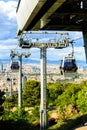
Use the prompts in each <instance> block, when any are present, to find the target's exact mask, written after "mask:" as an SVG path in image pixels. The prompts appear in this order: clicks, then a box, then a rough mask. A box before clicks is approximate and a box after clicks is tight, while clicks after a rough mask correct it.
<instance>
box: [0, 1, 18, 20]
mask: <svg viewBox="0 0 87 130" xmlns="http://www.w3.org/2000/svg"><path fill="white" fill-rule="evenodd" d="M16 7H17V2H16V1H8V2H4V1H0V15H1V14H3V15H5V16H7V17H8V18H9V19H14V18H15V17H16Z"/></svg>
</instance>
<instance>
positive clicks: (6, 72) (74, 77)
mask: <svg viewBox="0 0 87 130" xmlns="http://www.w3.org/2000/svg"><path fill="white" fill-rule="evenodd" d="M22 74H23V77H22V85H24V82H25V80H36V81H40V80H41V76H40V63H39V62H38V63H37V64H36V63H28V64H27V63H26V64H25V63H24V62H23V65H22ZM8 78H10V82H9V80H8ZM18 80H19V71H18V70H17V71H13V70H11V68H10V64H1V65H0V89H1V90H2V91H5V92H10V90H11V85H12V91H13V92H17V91H18V85H19V84H18V83H19V81H18ZM83 80H87V69H85V68H80V67H79V68H78V72H77V73H73V74H72V73H71V74H68V75H61V74H60V70H59V65H58V64H47V82H52V83H54V82H67V81H68V82H76V83H80V82H81V81H83Z"/></svg>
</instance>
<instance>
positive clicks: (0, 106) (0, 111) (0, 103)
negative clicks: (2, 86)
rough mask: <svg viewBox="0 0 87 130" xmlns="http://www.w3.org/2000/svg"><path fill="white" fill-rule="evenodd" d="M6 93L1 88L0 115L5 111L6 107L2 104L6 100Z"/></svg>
mask: <svg viewBox="0 0 87 130" xmlns="http://www.w3.org/2000/svg"><path fill="white" fill-rule="evenodd" d="M4 94H5V93H4V92H2V91H1V90H0V116H1V115H2V114H3V111H4V108H3V106H2V104H3V102H4V101H5V98H4Z"/></svg>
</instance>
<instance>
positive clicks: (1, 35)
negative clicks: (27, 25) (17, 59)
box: [0, 0, 85, 61]
mask: <svg viewBox="0 0 87 130" xmlns="http://www.w3.org/2000/svg"><path fill="white" fill-rule="evenodd" d="M17 4H18V0H13V1H12V0H0V59H7V58H9V59H10V57H9V55H10V50H11V49H15V48H16V47H17V44H18V41H17V39H16V38H15V37H16V33H17V20H16V7H17ZM63 32H64V31H63ZM80 37H83V36H82V33H81V32H70V39H71V40H73V39H77V38H80ZM74 46H75V47H74V51H75V58H76V59H77V60H82V61H85V52H84V47H83V39H79V40H76V41H75V43H74ZM30 52H31V56H30V59H33V60H34V59H35V60H39V57H40V53H39V49H35V48H32V49H30ZM69 53H71V47H68V48H65V49H61V50H60V49H56V50H55V49H47V59H49V60H61V59H62V58H63V57H64V56H67V55H68V54H69Z"/></svg>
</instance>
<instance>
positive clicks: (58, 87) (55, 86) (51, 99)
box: [47, 82, 64, 105]
mask: <svg viewBox="0 0 87 130" xmlns="http://www.w3.org/2000/svg"><path fill="white" fill-rule="evenodd" d="M47 88H48V96H47V97H48V103H49V105H56V104H55V100H56V99H57V97H58V96H59V95H61V94H62V93H63V90H64V87H63V84H62V83H58V82H56V83H48V85H47Z"/></svg>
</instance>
